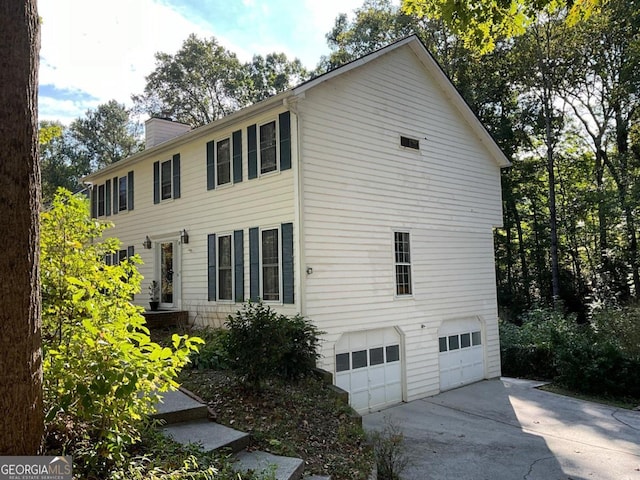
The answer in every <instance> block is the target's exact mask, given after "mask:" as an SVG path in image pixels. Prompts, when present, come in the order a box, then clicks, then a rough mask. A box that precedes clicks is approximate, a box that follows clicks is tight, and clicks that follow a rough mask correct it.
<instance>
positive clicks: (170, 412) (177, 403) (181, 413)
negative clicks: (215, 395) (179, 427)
mask: <svg viewBox="0 0 640 480" xmlns="http://www.w3.org/2000/svg"><path fill="white" fill-rule="evenodd" d="M160 395H161V396H162V401H161V402H160V403H158V404H157V405H156V413H155V414H154V415H152V416H153V418H157V419H160V420H164V421H165V423H167V424H172V423H182V422H188V421H190V420H197V419H201V418H204V419H206V418H207V416H208V409H207V406H206V405H204V404H203V403H200V402H198V401H197V400H195V399H193V398H192V397H190V396H189V395H187V394H186V393H184V392H182V391H180V390H176V391H172V392H164V393H161V394H160Z"/></svg>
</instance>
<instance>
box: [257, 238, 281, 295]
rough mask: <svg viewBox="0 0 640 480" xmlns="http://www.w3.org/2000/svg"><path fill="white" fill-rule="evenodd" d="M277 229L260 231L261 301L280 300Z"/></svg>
mask: <svg viewBox="0 0 640 480" xmlns="http://www.w3.org/2000/svg"><path fill="white" fill-rule="evenodd" d="M279 245H280V241H279V229H277V228H272V229H270V230H263V231H262V243H261V250H262V299H263V300H266V301H269V300H271V301H273V300H275V301H278V300H280V253H279V252H280V246H279Z"/></svg>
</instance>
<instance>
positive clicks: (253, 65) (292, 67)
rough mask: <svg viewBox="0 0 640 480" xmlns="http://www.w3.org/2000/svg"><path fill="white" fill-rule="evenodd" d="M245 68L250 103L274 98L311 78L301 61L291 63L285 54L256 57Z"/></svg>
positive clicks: (296, 60)
mask: <svg viewBox="0 0 640 480" xmlns="http://www.w3.org/2000/svg"><path fill="white" fill-rule="evenodd" d="M244 67H245V68H246V69H247V70H248V77H249V78H248V80H249V82H248V83H249V84H248V86H247V90H248V91H247V94H246V95H247V97H248V101H249V102H250V103H255V102H259V101H261V100H264V99H266V98H269V97H272V96H273V95H276V94H277V93H280V92H283V91H285V90H287V89H288V88H291V87H293V86H295V85H297V84H299V83H302V82H303V81H305V80H307V79H308V78H309V73H308V72H307V71H306V69H305V68H304V67H303V66H302V63H301V62H300V60H298V59H297V58H296V59H295V60H293V61H289V59H287V56H286V55H285V54H284V53H270V54H268V55H267V56H266V57H262V56H261V55H254V56H253V59H252V60H251V62H250V63H248V64H246V65H245V66H244Z"/></svg>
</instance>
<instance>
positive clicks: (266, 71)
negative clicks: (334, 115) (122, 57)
mask: <svg viewBox="0 0 640 480" xmlns="http://www.w3.org/2000/svg"><path fill="white" fill-rule="evenodd" d="M306 77H307V73H306V71H305V70H304V68H302V65H301V64H300V61H299V60H294V61H291V62H290V61H288V60H287V58H286V56H285V55H284V54H276V53H273V54H270V55H267V56H266V57H265V58H263V57H261V56H255V57H254V58H253V61H252V62H250V63H248V64H242V63H241V62H240V61H239V60H238V58H237V56H236V54H235V53H233V52H230V51H229V50H227V49H225V48H224V47H222V46H221V45H220V44H219V43H218V41H217V40H216V39H215V38H214V37H212V38H210V39H200V38H198V37H197V36H196V35H194V34H192V35H190V36H189V37H188V38H187V39H186V40H185V41H184V43H183V44H182V47H181V48H180V50H178V52H177V53H176V54H175V55H170V54H168V53H162V52H160V53H156V68H155V70H154V71H153V72H151V73H150V74H149V75H148V76H147V77H146V79H147V84H146V86H145V89H144V93H143V94H140V95H134V96H133V100H134V102H135V104H136V110H138V111H140V112H144V113H147V114H149V115H151V116H160V117H170V118H172V119H173V120H176V121H179V122H182V123H186V124H189V125H191V126H192V127H198V126H201V125H205V124H207V123H211V122H213V121H214V120H216V119H218V118H221V117H224V116H225V115H228V114H230V113H232V112H234V111H236V110H238V109H240V108H242V107H245V106H247V105H249V104H250V103H253V102H257V101H260V100H262V99H264V98H266V97H268V96H271V95H273V94H275V93H278V92H281V91H283V90H286V89H287V88H289V87H291V86H292V82H295V81H297V80H303V79H306Z"/></svg>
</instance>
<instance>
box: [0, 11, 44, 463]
mask: <svg viewBox="0 0 640 480" xmlns="http://www.w3.org/2000/svg"><path fill="white" fill-rule="evenodd" d="M39 51H40V25H39V18H38V13H37V7H36V0H3V1H2V2H0V59H2V65H1V68H0V85H1V87H0V218H1V219H2V228H1V229H0V245H2V247H3V249H4V252H3V254H2V255H0V277H1V278H2V281H0V328H1V329H2V333H1V335H0V385H1V387H0V391H1V392H2V394H0V455H34V454H37V453H38V452H39V451H40V448H41V444H42V435H43V429H44V421H43V407H42V351H41V339H40V328H41V319H40V288H39V278H38V275H39V269H38V265H39V245H38V243H39V225H38V223H39V215H38V211H39V208H40V170H39V165H38V142H37V139H38V122H37V100H38V94H37V85H38V57H39Z"/></svg>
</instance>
